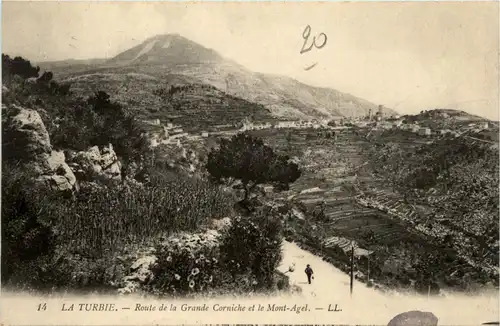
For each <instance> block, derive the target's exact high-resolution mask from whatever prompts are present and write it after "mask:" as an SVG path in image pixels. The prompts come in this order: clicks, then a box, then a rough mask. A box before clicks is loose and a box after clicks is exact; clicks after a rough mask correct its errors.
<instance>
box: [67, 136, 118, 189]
mask: <svg viewBox="0 0 500 326" xmlns="http://www.w3.org/2000/svg"><path fill="white" fill-rule="evenodd" d="M68 162H69V166H70V167H71V168H72V169H73V171H74V172H75V175H76V177H77V179H78V180H79V181H80V180H81V181H120V180H121V163H120V161H119V160H118V157H117V156H116V153H115V151H114V150H113V146H112V145H111V144H109V145H108V146H104V147H103V148H102V149H99V147H98V146H93V147H91V148H89V149H88V150H86V151H82V152H77V153H72V154H70V155H69V157H68Z"/></svg>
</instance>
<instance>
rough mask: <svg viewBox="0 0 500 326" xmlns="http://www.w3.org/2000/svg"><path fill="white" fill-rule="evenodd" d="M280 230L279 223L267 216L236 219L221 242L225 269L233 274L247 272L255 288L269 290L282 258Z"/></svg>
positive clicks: (280, 225)
mask: <svg viewBox="0 0 500 326" xmlns="http://www.w3.org/2000/svg"><path fill="white" fill-rule="evenodd" d="M281 231H282V224H281V221H280V220H278V219H276V218H273V217H270V216H266V215H263V214H262V215H257V216H255V217H252V218H249V217H245V218H241V217H240V218H236V219H235V220H234V221H233V222H232V224H231V227H230V228H229V229H228V230H227V233H226V234H224V236H223V238H222V241H221V249H220V250H221V256H222V257H223V259H224V262H225V266H227V269H228V270H229V271H230V272H231V273H232V274H233V275H238V274H245V273H247V272H249V271H250V272H251V273H252V275H253V276H255V278H256V280H257V286H258V287H262V288H271V287H272V286H273V280H274V271H275V270H276V268H277V267H278V265H279V263H280V261H281V258H282V251H281V245H282V235H281ZM243 253H244V254H243Z"/></svg>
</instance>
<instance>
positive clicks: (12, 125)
mask: <svg viewBox="0 0 500 326" xmlns="http://www.w3.org/2000/svg"><path fill="white" fill-rule="evenodd" d="M5 116H6V117H5V120H4V121H3V128H4V130H3V140H2V141H3V155H4V159H6V160H14V161H18V162H20V163H21V164H22V165H23V166H25V167H26V168H27V169H29V170H31V171H33V172H34V175H35V176H37V180H39V181H40V182H41V183H45V184H47V185H48V186H49V187H50V188H52V189H54V190H58V191H73V190H75V189H76V188H77V184H76V177H75V175H74V174H73V171H71V169H70V167H69V166H68V165H67V164H66V159H65V156H64V153H63V152H59V151H54V150H53V149H52V145H51V144H50V138H49V133H48V132H47V129H46V128H45V125H44V123H43V121H42V118H41V117H40V114H38V112H37V111H35V110H31V109H26V108H23V107H20V106H17V105H10V106H8V107H6V108H5Z"/></svg>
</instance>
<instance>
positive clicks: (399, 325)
mask: <svg viewBox="0 0 500 326" xmlns="http://www.w3.org/2000/svg"><path fill="white" fill-rule="evenodd" d="M437 324H438V318H437V317H436V316H435V315H434V314H433V313H432V312H424V311H418V310H415V311H408V312H404V313H402V314H399V315H397V316H395V317H394V318H392V319H391V321H390V322H389V324H388V325H387V326H437Z"/></svg>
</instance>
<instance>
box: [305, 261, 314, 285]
mask: <svg viewBox="0 0 500 326" xmlns="http://www.w3.org/2000/svg"><path fill="white" fill-rule="evenodd" d="M305 272H306V275H307V281H308V282H309V284H311V277H312V275H313V273H314V272H313V270H312V268H311V265H309V264H307V267H306V270H305Z"/></svg>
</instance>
